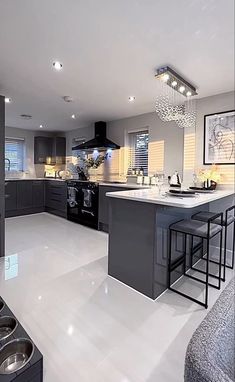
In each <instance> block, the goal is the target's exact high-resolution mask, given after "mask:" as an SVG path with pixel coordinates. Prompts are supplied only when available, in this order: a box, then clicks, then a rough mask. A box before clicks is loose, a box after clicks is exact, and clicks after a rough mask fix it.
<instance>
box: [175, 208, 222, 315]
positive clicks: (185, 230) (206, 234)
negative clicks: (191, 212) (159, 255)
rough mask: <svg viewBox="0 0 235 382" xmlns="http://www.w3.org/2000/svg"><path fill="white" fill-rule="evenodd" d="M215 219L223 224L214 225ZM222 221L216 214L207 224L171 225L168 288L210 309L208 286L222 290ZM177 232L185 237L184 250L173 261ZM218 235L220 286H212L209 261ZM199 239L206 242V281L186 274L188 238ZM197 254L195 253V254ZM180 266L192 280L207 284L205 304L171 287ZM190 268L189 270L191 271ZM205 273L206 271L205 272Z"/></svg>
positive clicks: (186, 222) (189, 221)
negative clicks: (211, 245)
mask: <svg viewBox="0 0 235 382" xmlns="http://www.w3.org/2000/svg"><path fill="white" fill-rule="evenodd" d="M215 219H220V221H221V224H213V221H214V220H215ZM222 219H223V214H222V213H220V214H216V215H213V216H212V217H211V218H209V219H208V221H207V222H206V223H204V222H201V221H198V220H192V219H188V220H180V221H178V222H176V223H173V224H171V225H170V227H169V230H170V241H169V257H168V288H169V289H170V290H172V291H174V292H176V293H178V294H179V295H181V296H183V297H186V298H188V299H189V300H191V301H193V302H196V303H198V304H199V305H202V306H204V307H205V308H207V307H208V286H209V285H210V286H212V287H214V288H217V289H220V286H221V260H222V234H223V230H222ZM173 232H176V234H177V233H181V234H183V235H184V248H183V253H182V255H181V256H179V257H178V258H177V259H176V260H174V261H171V252H172V233H173ZM217 234H220V260H219V263H218V266H219V276H214V275H213V276H214V277H216V278H217V279H218V285H214V284H210V283H209V276H211V275H210V273H209V259H210V240H211V239H212V238H213V237H215V236H216V235H217ZM188 235H189V236H191V238H192V239H193V237H198V238H200V239H203V240H206V271H205V274H206V280H205V281H204V280H201V279H200V278H197V277H195V276H192V275H189V274H188V273H186V270H187V269H186V254H187V236H188ZM194 253H195V252H194ZM189 255H190V265H191V257H192V255H193V252H192V246H191V250H190V253H189ZM180 265H182V270H183V274H184V275H185V276H187V277H189V278H191V279H194V280H196V281H199V282H200V283H203V284H205V302H202V301H199V300H197V299H195V298H193V297H191V296H189V295H187V294H186V293H183V292H180V291H179V290H176V289H174V288H173V287H172V286H171V273H172V272H173V271H174V270H175V269H176V268H178V267H179V266H180ZM190 268H191V266H190ZM190 268H189V269H190ZM203 272H204V271H203Z"/></svg>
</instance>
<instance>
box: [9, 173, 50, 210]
mask: <svg viewBox="0 0 235 382" xmlns="http://www.w3.org/2000/svg"><path fill="white" fill-rule="evenodd" d="M44 210H45V203H44V181H43V180H35V181H32V180H16V181H11V180H10V181H6V182H5V215H6V217H12V216H20V215H27V214H34V213H38V212H43V211H44Z"/></svg>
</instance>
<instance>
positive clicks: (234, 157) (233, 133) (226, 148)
mask: <svg viewBox="0 0 235 382" xmlns="http://www.w3.org/2000/svg"><path fill="white" fill-rule="evenodd" d="M203 164H204V165H211V164H217V165H234V164H235V110H229V111H223V112H219V113H213V114H207V115H204V143H203Z"/></svg>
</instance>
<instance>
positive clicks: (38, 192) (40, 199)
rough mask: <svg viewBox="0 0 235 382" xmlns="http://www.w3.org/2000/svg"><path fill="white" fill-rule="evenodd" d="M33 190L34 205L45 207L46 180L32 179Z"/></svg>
mask: <svg viewBox="0 0 235 382" xmlns="http://www.w3.org/2000/svg"><path fill="white" fill-rule="evenodd" d="M32 192H33V207H42V208H43V207H44V205H45V197H44V181H43V180H35V181H34V180H33V181H32Z"/></svg>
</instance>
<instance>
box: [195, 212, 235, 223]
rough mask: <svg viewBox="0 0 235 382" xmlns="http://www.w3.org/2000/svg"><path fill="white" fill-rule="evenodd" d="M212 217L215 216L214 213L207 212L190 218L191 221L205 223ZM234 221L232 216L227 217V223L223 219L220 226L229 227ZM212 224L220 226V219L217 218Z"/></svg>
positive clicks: (234, 218)
mask: <svg viewBox="0 0 235 382" xmlns="http://www.w3.org/2000/svg"><path fill="white" fill-rule="evenodd" d="M214 215H216V213H215V212H209V211H201V212H198V213H197V214H195V215H193V216H192V219H195V220H199V221H202V222H207V221H208V220H209V219H210V218H212V217H213V216H214ZM234 221H235V217H234V216H233V215H229V216H228V218H227V222H226V220H225V219H223V220H222V225H223V226H225V225H229V224H231V223H233V222H234ZM214 224H220V218H217V219H215V220H214Z"/></svg>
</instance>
